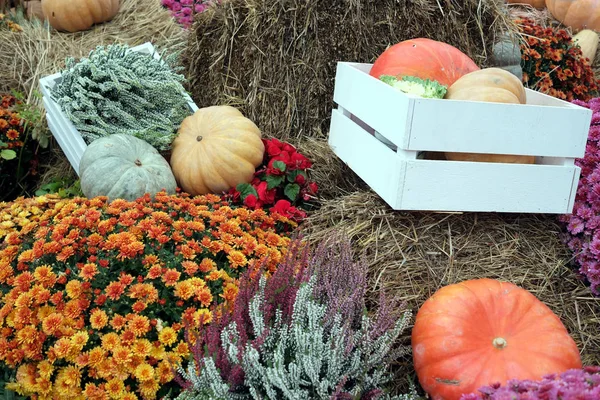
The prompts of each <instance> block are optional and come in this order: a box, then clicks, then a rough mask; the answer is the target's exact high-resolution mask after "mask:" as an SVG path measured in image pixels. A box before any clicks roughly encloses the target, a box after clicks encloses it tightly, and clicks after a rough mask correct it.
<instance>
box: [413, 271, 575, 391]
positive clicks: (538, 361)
mask: <svg viewBox="0 0 600 400" xmlns="http://www.w3.org/2000/svg"><path fill="white" fill-rule="evenodd" d="M412 348H413V361H414V366H415V370H416V371H417V375H418V377H419V382H420V383H421V386H422V387H423V389H424V390H425V391H426V392H427V393H429V395H430V396H431V398H432V399H433V400H458V399H459V398H460V396H461V395H462V394H464V393H473V392H476V391H477V389H479V388H480V387H482V386H486V385H490V384H493V383H496V382H499V383H501V384H504V383H506V382H507V380H509V379H533V380H536V379H541V378H542V376H543V375H545V374H549V373H561V372H564V371H566V370H568V369H571V368H581V366H582V365H581V358H580V356H579V351H578V349H577V345H576V344H575V341H574V340H573V339H572V338H571V336H569V333H568V332H567V330H566V329H565V327H564V325H563V324H562V322H561V321H560V319H559V318H558V316H556V314H554V313H553V312H552V311H551V310H550V309H549V308H548V307H547V306H546V305H545V304H544V303H542V302H541V301H539V300H538V299H537V298H536V297H535V296H534V295H533V294H531V293H530V292H528V291H527V290H524V289H522V288H519V287H518V286H516V285H514V284H512V283H508V282H500V281H497V280H494V279H475V280H469V281H464V282H461V283H457V284H453V285H449V286H445V287H443V288H441V289H440V290H438V291H437V292H436V293H435V294H434V295H433V296H431V297H430V298H429V299H428V300H427V301H426V302H425V303H424V304H423V306H422V307H421V308H420V309H419V312H418V313H417V316H416V319H415V325H414V328H413V330H412Z"/></svg>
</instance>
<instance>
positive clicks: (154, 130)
mask: <svg viewBox="0 0 600 400" xmlns="http://www.w3.org/2000/svg"><path fill="white" fill-rule="evenodd" d="M176 58H177V53H172V54H169V55H165V54H164V53H163V54H162V55H161V59H160V60H157V59H155V58H153V57H152V55H149V54H146V53H141V52H137V51H131V49H130V48H129V46H127V45H122V44H113V45H108V46H106V47H104V46H98V47H96V49H94V50H92V51H91V52H90V54H89V56H88V57H87V58H82V59H81V60H80V61H79V62H76V61H75V59H74V58H72V57H70V58H67V60H66V69H65V70H64V71H63V72H62V80H61V81H60V82H59V83H57V84H56V85H55V86H54V88H53V89H52V91H51V93H52V98H53V99H54V100H55V101H56V102H57V103H58V105H59V106H60V108H61V109H62V111H63V112H64V113H65V115H66V116H67V118H69V119H70V120H71V122H72V123H73V125H74V126H75V128H76V129H77V130H78V131H79V132H80V133H81V135H82V136H83V138H84V140H85V141H86V142H87V143H88V144H89V143H91V142H92V141H94V140H95V139H98V138H101V137H104V136H108V135H111V134H116V133H121V134H126V135H133V136H136V137H138V138H140V139H143V140H145V141H147V142H148V143H150V144H151V145H152V146H154V147H155V148H156V149H158V150H167V149H169V147H170V145H171V142H172V141H173V139H174V138H175V135H176V131H177V129H178V128H179V126H180V125H181V122H182V121H183V119H184V118H185V117H187V116H188V115H190V114H191V110H190V108H189V106H188V104H187V97H186V91H185V89H184V87H183V86H182V82H183V81H184V80H185V78H184V76H183V75H181V74H178V73H177V71H178V70H180V69H179V68H176V67H174V65H175V63H174V62H175V60H176Z"/></svg>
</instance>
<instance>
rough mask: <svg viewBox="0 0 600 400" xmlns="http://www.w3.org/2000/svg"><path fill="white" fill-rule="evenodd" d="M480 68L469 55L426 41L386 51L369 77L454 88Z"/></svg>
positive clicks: (406, 43)
mask: <svg viewBox="0 0 600 400" xmlns="http://www.w3.org/2000/svg"><path fill="white" fill-rule="evenodd" d="M478 69H479V67H478V66H477V65H476V64H475V63H474V62H473V60H471V59H470V58H469V57H468V56H467V55H466V54H464V53H463V52H461V51H460V50H458V49H457V48H456V47H454V46H451V45H449V44H446V43H443V42H438V41H435V40H431V39H426V38H417V39H411V40H405V41H403V42H400V43H397V44H395V45H393V46H392V47H390V48H388V49H387V50H385V51H384V52H383V53H381V55H380V56H379V57H378V58H377V60H375V63H373V67H371V71H370V72H369V74H370V75H371V76H373V77H375V78H377V79H379V77H381V75H392V76H396V77H400V76H416V77H418V78H421V79H431V80H434V81H438V82H439V83H440V84H442V85H444V86H450V85H452V84H453V83H454V82H455V81H456V80H457V79H458V78H460V77H461V76H463V75H464V74H467V73H469V72H471V71H475V70H478Z"/></svg>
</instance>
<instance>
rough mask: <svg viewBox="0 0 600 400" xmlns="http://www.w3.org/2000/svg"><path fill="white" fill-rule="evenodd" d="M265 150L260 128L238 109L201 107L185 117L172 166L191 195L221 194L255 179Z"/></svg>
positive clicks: (172, 158)
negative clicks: (256, 170) (254, 176)
mask: <svg viewBox="0 0 600 400" xmlns="http://www.w3.org/2000/svg"><path fill="white" fill-rule="evenodd" d="M264 152H265V146H264V144H263V142H262V140H261V132H260V129H258V127H257V126H256V125H255V124H254V122H252V121H251V120H249V119H248V118H246V117H244V115H242V113H241V112H240V111H239V110H237V109H236V108H233V107H230V106H212V107H206V108H201V109H199V110H198V111H196V112H195V113H194V114H193V115H190V116H189V117H187V118H186V119H184V120H183V122H182V124H181V127H180V128H179V133H178V135H177V137H176V138H175V140H174V141H173V145H172V151H171V168H172V169H173V174H174V175H175V178H176V179H177V182H178V183H179V186H181V188H182V189H183V190H185V191H186V192H188V193H190V194H191V195H199V194H207V193H217V194H218V193H221V192H223V191H225V190H229V189H230V188H232V187H235V186H236V185H238V184H240V183H247V182H250V181H251V180H252V177H253V175H254V171H255V169H256V167H258V166H259V165H260V164H261V162H262V160H263V155H264Z"/></svg>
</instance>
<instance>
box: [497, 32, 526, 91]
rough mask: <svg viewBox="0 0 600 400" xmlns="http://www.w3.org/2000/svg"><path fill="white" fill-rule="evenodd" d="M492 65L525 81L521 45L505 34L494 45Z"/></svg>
mask: <svg viewBox="0 0 600 400" xmlns="http://www.w3.org/2000/svg"><path fill="white" fill-rule="evenodd" d="M492 52H493V55H492V64H493V66H494V67H497V68H502V69H504V70H506V71H508V72H510V73H511V74H513V75H515V76H516V77H517V78H519V80H521V81H522V80H523V68H521V45H520V44H519V41H518V39H516V38H512V37H511V36H510V35H509V34H508V33H504V34H503V35H502V36H501V37H500V40H499V41H498V42H497V43H496V44H494V47H493V49H492Z"/></svg>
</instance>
